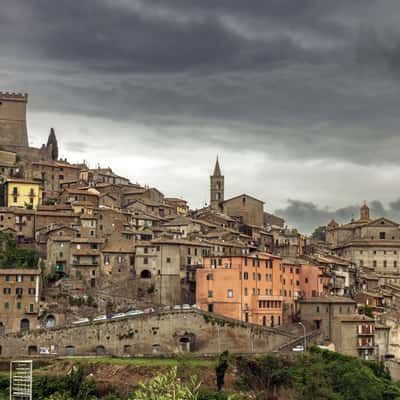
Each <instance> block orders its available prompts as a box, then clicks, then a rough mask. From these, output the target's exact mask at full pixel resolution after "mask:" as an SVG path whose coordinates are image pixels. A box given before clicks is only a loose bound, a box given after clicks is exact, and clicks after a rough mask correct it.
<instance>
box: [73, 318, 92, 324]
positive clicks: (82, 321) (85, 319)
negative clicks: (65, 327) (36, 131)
mask: <svg viewBox="0 0 400 400" xmlns="http://www.w3.org/2000/svg"><path fill="white" fill-rule="evenodd" d="M88 322H89V318H79V319H77V320H76V321H73V322H72V323H73V324H74V325H79V324H86V323H88Z"/></svg>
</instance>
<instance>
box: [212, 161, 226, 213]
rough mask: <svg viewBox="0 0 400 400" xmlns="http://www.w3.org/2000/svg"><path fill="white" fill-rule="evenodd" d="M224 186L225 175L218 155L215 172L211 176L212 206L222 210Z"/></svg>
mask: <svg viewBox="0 0 400 400" xmlns="http://www.w3.org/2000/svg"><path fill="white" fill-rule="evenodd" d="M224 186H225V184H224V176H223V175H222V174H221V168H220V166H219V161H218V157H217V161H216V162H215V167H214V172H213V174H212V175H211V176H210V206H211V208H212V209H213V210H220V203H221V202H222V201H224Z"/></svg>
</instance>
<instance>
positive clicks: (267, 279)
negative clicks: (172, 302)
mask: <svg viewBox="0 0 400 400" xmlns="http://www.w3.org/2000/svg"><path fill="white" fill-rule="evenodd" d="M196 274H197V275H196V304H197V305H198V306H199V307H200V308H201V309H202V310H204V311H208V312H213V313H215V314H219V315H224V316H226V317H229V318H233V319H237V320H242V321H246V322H251V323H254V324H257V325H264V326H278V325H282V324H285V323H290V322H291V321H292V316H294V315H295V314H296V312H297V302H296V301H297V300H298V299H300V298H304V297H305V294H307V295H308V294H309V293H310V294H311V293H316V292H317V293H318V294H317V295H319V294H322V284H321V281H320V274H321V271H320V270H319V268H318V267H317V266H310V265H304V266H303V265H294V264H288V263H283V262H282V259H281V258H280V257H278V256H274V255H272V254H269V253H255V254H250V255H240V256H230V257H227V256H221V257H212V256H211V257H210V256H209V257H204V266H203V268H201V269H198V270H197V271H196Z"/></svg>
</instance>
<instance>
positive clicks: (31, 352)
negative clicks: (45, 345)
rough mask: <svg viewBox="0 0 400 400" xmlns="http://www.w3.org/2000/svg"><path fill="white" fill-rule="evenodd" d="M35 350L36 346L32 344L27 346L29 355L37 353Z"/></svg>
mask: <svg viewBox="0 0 400 400" xmlns="http://www.w3.org/2000/svg"><path fill="white" fill-rule="evenodd" d="M37 352H38V351H37V346H35V345H32V346H29V347H28V354H29V355H30V356H32V355H35V354H37Z"/></svg>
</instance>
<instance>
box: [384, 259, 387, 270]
mask: <svg viewBox="0 0 400 400" xmlns="http://www.w3.org/2000/svg"><path fill="white" fill-rule="evenodd" d="M383 267H384V268H386V267H387V261H386V260H384V261H383Z"/></svg>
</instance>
